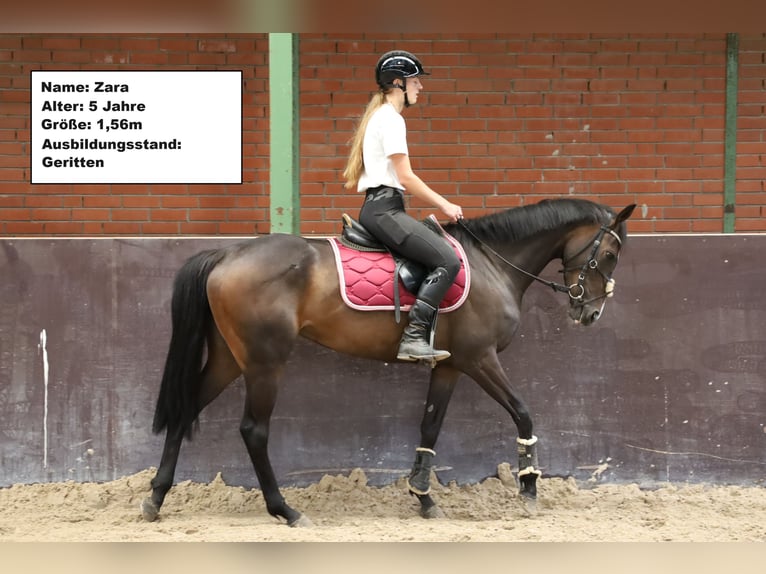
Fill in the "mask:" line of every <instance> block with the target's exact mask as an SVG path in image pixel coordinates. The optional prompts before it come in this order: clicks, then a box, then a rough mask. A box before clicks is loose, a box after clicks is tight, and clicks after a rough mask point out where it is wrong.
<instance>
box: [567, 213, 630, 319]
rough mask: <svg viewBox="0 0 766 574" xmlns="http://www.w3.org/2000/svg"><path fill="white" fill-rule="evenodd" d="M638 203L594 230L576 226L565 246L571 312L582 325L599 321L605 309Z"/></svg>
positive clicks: (573, 317)
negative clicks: (627, 227) (625, 228)
mask: <svg viewBox="0 0 766 574" xmlns="http://www.w3.org/2000/svg"><path fill="white" fill-rule="evenodd" d="M635 207H636V204H635V203H634V204H631V205H629V206H627V207H626V208H625V209H623V210H622V211H620V213H618V214H617V216H616V217H615V218H614V221H611V222H609V223H607V224H603V225H601V227H600V228H598V230H597V231H596V232H595V235H594V226H592V225H588V226H582V227H580V228H577V229H576V230H575V231H574V232H573V233H572V234H571V236H570V238H569V240H568V241H567V243H566V245H565V246H564V256H563V258H562V261H563V264H564V269H563V273H564V284H565V285H566V286H567V287H568V293H569V316H570V317H571V318H572V319H573V320H574V321H575V322H576V323H581V324H583V325H591V324H592V323H594V322H596V321H597V320H598V318H599V317H600V316H601V313H602V312H603V310H604V304H605V303H606V299H607V297H611V296H612V293H613V291H614V279H612V273H614V270H615V267H617V261H618V259H619V257H620V249H621V248H622V243H623V238H624V232H623V233H620V231H621V227H620V226H621V224H622V223H623V222H624V221H625V220H627V219H628V218H629V217H630V216H631V214H632V213H633V210H634V209H635Z"/></svg>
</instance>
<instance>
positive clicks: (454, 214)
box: [441, 202, 463, 223]
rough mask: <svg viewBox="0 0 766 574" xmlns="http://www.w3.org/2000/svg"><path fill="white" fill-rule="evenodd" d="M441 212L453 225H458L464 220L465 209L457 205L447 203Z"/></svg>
mask: <svg viewBox="0 0 766 574" xmlns="http://www.w3.org/2000/svg"><path fill="white" fill-rule="evenodd" d="M441 210H442V213H444V215H446V216H447V217H449V220H450V221H451V222H452V223H457V220H458V219H463V208H462V207H460V206H459V205H457V204H455V203H450V202H447V203H446V204H445V205H443V206H442V208H441Z"/></svg>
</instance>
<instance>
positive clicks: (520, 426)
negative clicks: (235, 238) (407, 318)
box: [142, 199, 635, 526]
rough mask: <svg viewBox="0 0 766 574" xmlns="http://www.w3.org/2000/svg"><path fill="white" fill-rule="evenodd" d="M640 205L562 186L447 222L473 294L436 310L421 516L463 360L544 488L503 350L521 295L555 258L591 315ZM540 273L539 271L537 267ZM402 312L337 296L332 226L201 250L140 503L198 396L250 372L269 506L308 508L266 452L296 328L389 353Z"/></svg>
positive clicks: (569, 290) (249, 394) (189, 265)
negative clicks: (507, 419) (507, 421)
mask: <svg viewBox="0 0 766 574" xmlns="http://www.w3.org/2000/svg"><path fill="white" fill-rule="evenodd" d="M634 207H635V205H629V206H628V207H626V208H624V209H623V210H622V211H620V212H619V213H617V214H615V212H614V211H612V210H611V209H610V208H609V207H606V206H603V205H599V204H596V203H593V202H590V201H585V200H578V199H554V200H545V201H542V202H540V203H537V204H534V205H529V206H525V207H519V208H515V209H510V210H506V211H502V212H497V213H494V214H490V215H486V216H483V217H479V218H475V219H466V220H461V221H460V222H458V223H456V224H450V225H446V226H445V230H446V231H447V232H448V233H450V234H451V235H452V236H453V237H455V238H456V239H457V240H458V241H459V242H460V243H461V244H462V246H463V248H464V251H465V253H466V257H467V259H468V261H469V262H470V267H471V273H472V278H471V290H470V293H469V295H468V297H467V299H466V300H465V302H464V303H463V305H462V306H461V307H460V308H459V309H457V310H455V311H452V312H450V313H445V314H442V315H441V316H440V319H439V327H438V329H437V334H436V341H435V345H436V346H437V347H438V348H440V349H447V350H449V351H450V352H451V353H452V356H451V357H450V358H448V359H447V360H444V361H441V362H439V363H438V364H437V365H436V366H435V367H434V368H433V369H432V370H431V379H430V384H429V388H428V395H427V399H426V407H425V412H424V414H423V419H422V422H421V425H420V432H421V438H420V446H419V447H418V448H417V449H416V453H415V462H414V464H413V468H412V472H411V474H410V477H409V480H408V485H409V489H410V492H411V493H412V494H414V495H416V496H417V497H418V499H419V500H420V504H421V509H420V512H421V515H422V516H424V517H426V518H429V517H434V516H439V515H440V514H441V511H440V510H439V508H438V507H437V506H436V504H435V502H434V500H433V499H432V498H431V496H430V494H429V477H430V473H431V469H432V467H433V462H432V460H433V456H434V455H435V452H434V450H433V449H434V447H435V445H436V441H437V438H438V436H439V431H440V429H441V426H442V421H443V420H444V415H445V413H446V410H447V405H448V403H449V401H450V397H451V396H452V392H453V389H454V388H455V384H456V382H457V380H458V378H459V377H460V375H461V373H464V374H466V375H468V376H469V377H470V378H472V379H473V380H474V381H476V383H478V385H479V386H480V387H481V388H482V389H484V391H486V392H487V394H489V396H491V397H492V398H493V399H495V400H496V401H497V402H498V403H499V404H500V405H501V406H502V407H503V408H504V409H505V410H506V411H507V412H508V414H509V415H510V416H511V418H512V419H513V422H514V423H515V424H516V427H517V431H518V438H517V446H518V454H519V473H518V475H519V489H520V494H521V496H522V500H530V501H533V500H534V499H535V497H536V495H537V491H536V480H537V478H538V476H539V475H540V470H539V469H538V468H537V458H536V446H537V445H536V442H537V439H536V437H535V436H534V435H533V433H532V420H531V417H530V414H529V411H528V409H527V407H526V405H525V403H524V401H523V400H522V399H521V397H520V396H519V395H518V393H517V391H516V390H515V389H514V388H513V386H512V385H511V382H510V381H509V380H508V377H507V376H506V374H505V372H504V370H503V368H502V366H501V364H500V362H499V360H498V357H497V353H498V352H499V351H501V350H503V349H504V348H505V347H507V346H508V345H509V343H510V342H511V339H512V337H513V335H514V333H515V332H516V330H517V329H518V327H519V320H520V309H521V299H522V296H523V294H524V292H525V291H526V290H527V288H528V287H529V286H530V284H531V283H532V282H533V281H535V280H541V279H540V278H539V277H537V275H538V274H539V273H540V272H541V271H542V270H543V269H544V268H545V267H546V265H547V264H548V263H549V262H550V261H552V260H554V259H561V260H562V262H563V269H562V272H563V277H564V283H563V284H558V283H553V282H545V281H543V282H545V283H547V284H548V285H549V286H551V287H553V288H554V289H557V290H559V291H562V292H564V293H566V294H567V295H568V297H569V316H570V317H571V319H572V320H574V321H576V322H579V323H581V324H583V325H589V324H592V323H593V322H594V321H596V320H597V319H598V317H599V315H600V314H601V312H602V310H603V306H604V302H605V301H606V297H607V296H609V295H611V291H612V288H613V284H614V283H613V280H612V279H611V276H612V273H613V272H614V269H615V266H616V265H617V260H618V256H619V253H620V249H621V247H622V245H623V244H624V242H625V239H626V228H625V221H626V220H627V219H628V218H629V217H630V215H631V213H632V212H633V209H634ZM541 281H542V280H541ZM403 327H404V324H403V323H402V324H397V323H396V321H395V320H394V314H393V313H392V312H385V311H358V310H354V309H351V308H350V307H348V306H347V305H346V304H345V303H344V302H343V300H342V298H341V295H340V286H339V279H338V273H337V269H336V265H335V262H334V256H333V252H332V249H331V246H330V244H329V242H328V241H327V240H325V239H321V238H316V239H308V238H302V237H297V236H293V235H282V234H275V235H268V236H263V237H258V238H255V239H251V240H246V241H243V242H241V243H237V244H235V245H232V246H228V247H224V248H221V249H214V250H208V251H203V252H201V253H198V254H197V255H194V256H193V257H191V258H190V259H188V260H187V262H186V263H185V264H184V265H183V267H182V268H181V269H180V270H179V272H178V274H177V276H176V278H175V282H174V286H173V296H172V336H171V341H170V348H169V350H168V356H167V361H166V363H165V370H164V373H163V377H162V384H161V387H160V392H159V398H158V401H157V408H156V411H155V416H154V427H153V430H154V432H156V433H159V432H162V431H163V430H164V431H166V436H165V446H164V450H163V453H162V459H161V461H160V466H159V468H158V470H157V474H156V476H155V477H154V479H153V480H152V494H151V496H150V497H149V498H147V499H146V500H144V502H143V504H142V513H143V516H144V518H145V519H146V520H149V521H151V520H155V519H156V518H157V516H158V513H159V511H160V507H161V506H162V503H163V501H164V499H165V495H166V494H167V493H168V491H169V490H170V488H171V486H172V484H173V477H174V474H175V468H176V463H177V461H178V454H179V450H180V447H181V443H182V441H183V439H184V437H190V436H191V432H192V429H193V426H194V423H195V421H196V419H197V417H198V415H199V413H200V412H201V411H202V409H203V408H204V407H205V406H206V405H208V404H209V403H210V402H211V401H213V400H214V399H215V398H216V397H217V396H218V395H219V394H220V393H221V391H223V389H224V388H225V387H226V386H227V385H229V384H230V383H231V382H232V381H234V380H235V379H236V378H237V377H238V376H239V375H240V374H244V381H245V387H246V404H245V412H244V415H243V418H242V421H241V425H240V432H241V434H242V438H243V440H244V442H245V445H246V447H247V451H248V453H249V455H250V459H251V461H252V464H253V467H254V468H255V473H256V475H257V477H258V482H259V484H260V487H261V491H262V493H263V497H264V500H265V503H266V508H267V510H268V512H269V513H270V514H272V515H273V516H275V517H281V518H283V519H284V520H286V521H287V524H289V525H291V526H301V525H308V524H310V521H309V520H308V519H307V518H306V517H304V516H303V514H301V513H300V512H299V511H297V510H294V509H293V508H291V507H290V506H289V505H288V504H287V502H286V501H285V500H284V498H283V497H282V495H281V493H280V491H279V486H278V484H277V480H276V477H275V475H274V471H273V470H272V467H271V462H270V461H269V456H268V448H267V446H268V439H269V420H270V417H271V414H272V411H273V409H274V405H275V401H276V397H277V384H278V381H279V377H280V374H281V373H282V371H283V369H284V367H285V364H286V362H287V360H288V357H289V356H290V352H291V350H292V348H293V344H294V343H295V341H296V339H297V337H299V336H302V337H305V338H307V339H310V340H312V341H315V342H317V343H319V344H320V345H323V346H325V347H328V348H330V349H334V350H335V351H338V352H340V353H346V354H349V355H353V356H357V357H365V358H369V359H376V360H379V361H387V362H392V361H394V360H396V359H395V357H396V351H397V348H398V345H399V339H400V337H401V334H402V329H403Z"/></svg>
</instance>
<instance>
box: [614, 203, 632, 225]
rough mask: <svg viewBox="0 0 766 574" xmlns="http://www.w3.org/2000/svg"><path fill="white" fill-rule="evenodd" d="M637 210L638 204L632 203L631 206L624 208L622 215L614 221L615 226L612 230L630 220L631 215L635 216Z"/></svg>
mask: <svg viewBox="0 0 766 574" xmlns="http://www.w3.org/2000/svg"><path fill="white" fill-rule="evenodd" d="M634 209H636V204H635V203H631V204H630V205H629V206H627V207H626V208H624V209H623V210H622V211H621V212H620V213H618V214H617V217H616V218H615V220H614V224H613V225H612V228H616V227H617V226H618V225H620V223H622V222H623V221H625V220H626V219H628V218H629V217H630V216H631V215H633V210H634Z"/></svg>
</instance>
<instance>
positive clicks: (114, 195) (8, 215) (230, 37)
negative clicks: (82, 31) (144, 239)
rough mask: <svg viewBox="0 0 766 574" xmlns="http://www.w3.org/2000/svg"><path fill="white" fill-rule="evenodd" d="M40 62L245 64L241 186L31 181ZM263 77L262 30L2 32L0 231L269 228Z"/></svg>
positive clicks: (43, 65)
mask: <svg viewBox="0 0 766 574" xmlns="http://www.w3.org/2000/svg"><path fill="white" fill-rule="evenodd" d="M39 69H43V70H54V69H66V70H69V69H82V70H87V69H101V70H144V69H148V70H156V69H174V70H176V69H180V70H194V69H207V70H209V69H224V70H225V69H236V70H242V71H243V82H244V88H243V90H244V93H243V116H244V118H243V138H242V140H243V146H244V150H243V178H242V180H243V185H30V184H29V183H28V182H29V180H30V173H29V171H30V159H29V149H28V147H29V132H30V126H29V102H30V90H29V88H30V74H29V72H30V71H31V70H39ZM267 84H268V38H267V36H266V35H265V34H241V35H240V34H225V35H194V36H188V35H182V34H176V35H173V34H164V35H160V36H157V35H140V36H134V35H119V34H109V35H97V34H93V35H24V36H21V35H3V34H0V236H14V235H67V236H75V235H76V236H82V235H94V236H101V235H109V236H111V235H207V234H221V235H240V234H242V235H246V234H253V233H255V232H258V233H267V232H268V231H269V223H268V219H269V198H268V182H269V176H268V164H269V159H268V158H269V155H268V154H269V150H268V115H267V106H268V93H267ZM192 121H193V120H192Z"/></svg>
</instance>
